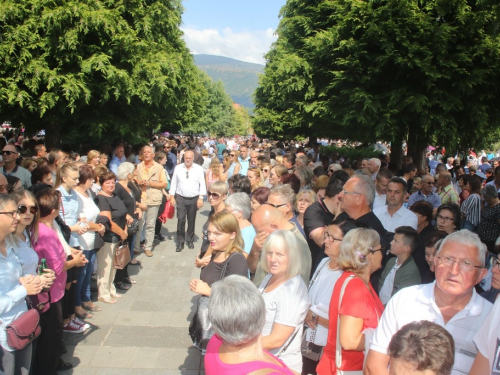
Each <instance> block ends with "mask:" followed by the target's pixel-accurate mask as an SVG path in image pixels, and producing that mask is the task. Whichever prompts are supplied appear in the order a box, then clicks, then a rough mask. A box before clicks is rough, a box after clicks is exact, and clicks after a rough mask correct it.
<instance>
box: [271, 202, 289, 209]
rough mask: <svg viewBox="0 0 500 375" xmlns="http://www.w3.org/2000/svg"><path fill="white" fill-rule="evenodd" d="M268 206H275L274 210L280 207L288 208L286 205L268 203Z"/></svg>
mask: <svg viewBox="0 0 500 375" xmlns="http://www.w3.org/2000/svg"><path fill="white" fill-rule="evenodd" d="M267 204H268V205H270V206H273V207H274V208H280V207H283V206H286V203H282V204H272V203H269V202H267Z"/></svg>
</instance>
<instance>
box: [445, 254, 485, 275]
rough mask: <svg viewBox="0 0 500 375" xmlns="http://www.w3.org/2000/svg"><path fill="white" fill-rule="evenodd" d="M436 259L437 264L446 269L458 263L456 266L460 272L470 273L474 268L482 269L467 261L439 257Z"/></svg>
mask: <svg viewBox="0 0 500 375" xmlns="http://www.w3.org/2000/svg"><path fill="white" fill-rule="evenodd" d="M437 258H438V259H439V263H441V264H442V265H443V266H446V267H453V263H458V266H459V267H460V269H461V270H462V271H467V272H470V271H472V270H473V269H474V268H484V267H480V266H475V265H473V264H472V263H471V262H469V261H468V260H456V259H453V258H452V257H440V256H438V257H437Z"/></svg>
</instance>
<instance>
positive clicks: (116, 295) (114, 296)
mask: <svg viewBox="0 0 500 375" xmlns="http://www.w3.org/2000/svg"><path fill="white" fill-rule="evenodd" d="M111 297H113V298H122V297H123V296H122V295H121V294H112V295H111Z"/></svg>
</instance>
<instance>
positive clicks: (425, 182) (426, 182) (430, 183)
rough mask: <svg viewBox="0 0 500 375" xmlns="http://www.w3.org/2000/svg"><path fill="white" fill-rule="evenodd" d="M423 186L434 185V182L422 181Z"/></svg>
mask: <svg viewBox="0 0 500 375" xmlns="http://www.w3.org/2000/svg"><path fill="white" fill-rule="evenodd" d="M424 184H429V185H434V184H435V182H434V181H424Z"/></svg>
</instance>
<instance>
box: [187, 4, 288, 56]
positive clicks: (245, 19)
mask: <svg viewBox="0 0 500 375" xmlns="http://www.w3.org/2000/svg"><path fill="white" fill-rule="evenodd" d="M285 3H286V0H267V1H264V0H253V1H239V0H236V1H235V0H232V1H228V0H184V1H183V2H182V5H183V6H184V14H183V16H182V20H183V23H182V25H181V29H182V30H183V31H184V40H185V41H186V44H187V46H188V47H189V49H190V50H191V52H192V53H194V54H200V53H205V54H210V55H220V56H226V57H231V58H234V59H237V60H242V61H248V62H254V63H260V64H264V54H265V53H266V52H267V51H268V50H269V47H270V46H271V43H272V42H273V41H275V40H276V35H275V34H274V31H275V30H276V28H277V27H278V23H279V19H278V14H279V11H280V9H281V7H282V6H283V5H284V4H285Z"/></svg>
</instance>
